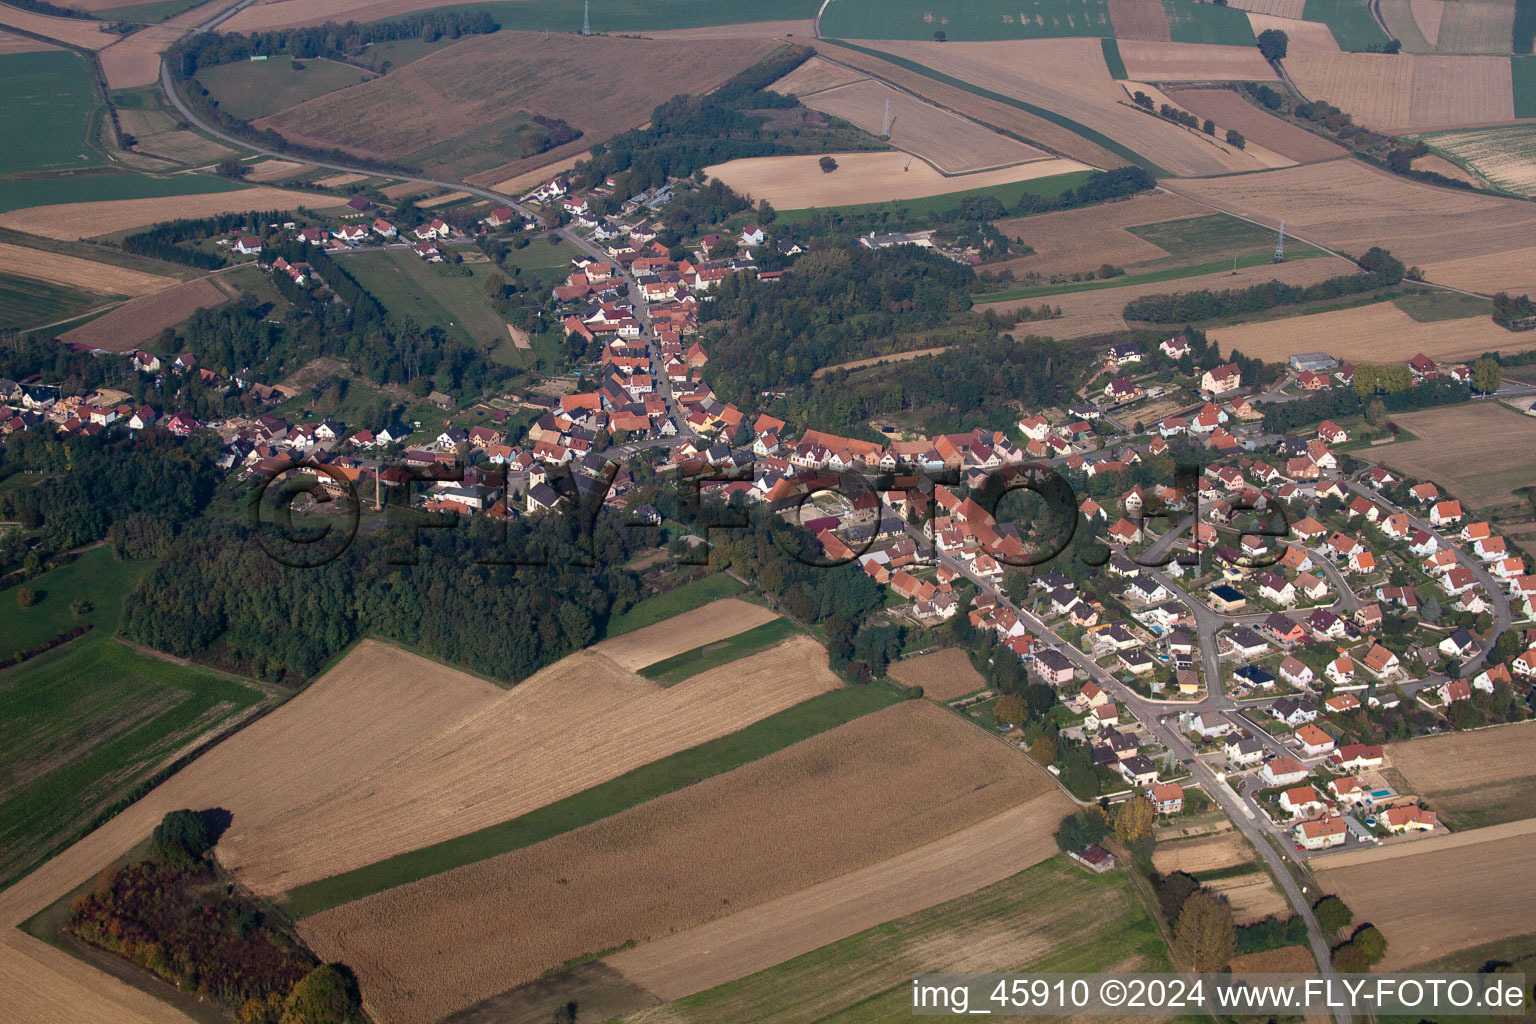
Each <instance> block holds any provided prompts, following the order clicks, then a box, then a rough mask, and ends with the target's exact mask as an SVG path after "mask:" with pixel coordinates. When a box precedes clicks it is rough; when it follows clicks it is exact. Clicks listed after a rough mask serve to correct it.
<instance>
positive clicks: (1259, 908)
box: [1205, 868, 1291, 925]
mask: <svg viewBox="0 0 1536 1024" xmlns="http://www.w3.org/2000/svg"><path fill="white" fill-rule="evenodd" d="M1205 884H1206V885H1207V887H1209V888H1211V889H1213V890H1215V891H1216V892H1217V893H1218V894H1220V895H1222V896H1225V897H1226V898H1227V902H1229V903H1231V904H1232V916H1233V918H1235V919H1236V921H1237V923H1238V924H1240V925H1243V924H1252V923H1253V922H1255V921H1262V920H1263V919H1264V918H1266V917H1269V916H1270V915H1272V914H1273V915H1274V916H1276V917H1286V916H1288V915H1289V913H1290V909H1291V905H1290V903H1289V902H1287V901H1286V898H1285V894H1284V893H1282V892H1281V891H1280V888H1279V886H1277V885H1275V880H1274V879H1273V878H1270V877H1269V874H1268V872H1266V871H1264V869H1263V868H1260V869H1259V870H1258V871H1256V872H1254V873H1253V874H1251V875H1238V876H1237V877H1235V878H1218V879H1215V880H1213V881H1210V882H1207V883H1205Z"/></svg>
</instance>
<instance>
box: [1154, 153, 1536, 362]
mask: <svg viewBox="0 0 1536 1024" xmlns="http://www.w3.org/2000/svg"><path fill="white" fill-rule="evenodd" d="M1164 187H1165V188H1169V189H1170V190H1172V191H1174V192H1176V193H1177V194H1179V195H1187V196H1189V197H1190V198H1192V199H1198V200H1204V201H1205V202H1208V203H1211V204H1213V205H1215V206H1217V207H1218V208H1220V209H1223V210H1228V211H1230V212H1232V213H1235V214H1239V215H1241V216H1246V217H1251V218H1253V219H1255V220H1258V221H1260V222H1262V223H1265V224H1279V223H1280V221H1282V220H1284V221H1285V222H1286V229H1287V230H1288V231H1292V232H1295V233H1296V234H1297V235H1300V236H1301V237H1303V238H1313V239H1316V240H1317V242H1318V243H1319V244H1322V245H1328V246H1332V247H1336V248H1339V249H1342V250H1344V251H1346V252H1353V253H1362V252H1364V251H1365V250H1366V249H1368V248H1370V247H1371V246H1373V245H1380V246H1383V247H1385V248H1387V249H1390V250H1391V251H1392V254H1393V255H1395V256H1396V257H1397V258H1398V259H1400V260H1402V261H1403V262H1404V263H1405V264H1407V265H1409V266H1413V265H1415V264H1416V265H1418V266H1420V267H1423V268H1424V272H1425V277H1426V278H1427V279H1428V280H1430V281H1433V282H1435V283H1438V284H1449V285H1453V286H1455V287H1459V288H1466V289H1468V290H1472V291H1477V292H1482V293H1485V294H1491V293H1493V292H1496V291H1510V292H1515V293H1517V294H1518V293H1520V292H1527V291H1531V292H1536V260H1532V259H1530V258H1528V257H1526V256H1522V254H1521V253H1520V252H1519V250H1523V249H1524V250H1528V249H1530V247H1531V237H1532V232H1533V231H1536V208H1533V206H1532V204H1530V203H1526V202H1521V201H1519V200H1514V199H1497V198H1493V197H1491V196H1483V195H1477V194H1475V193H1470V192H1465V193H1464V192H1454V191H1449V190H1446V189H1441V188H1435V187H1433V186H1430V185H1421V184H1419V183H1417V182H1413V181H1408V180H1406V179H1404V178H1400V177H1397V176H1395V175H1392V174H1389V173H1387V172H1385V171H1378V170H1376V169H1374V168H1371V167H1369V166H1367V165H1366V164H1364V163H1363V162H1361V161H1358V160H1348V161H1338V162H1334V163H1326V164H1311V165H1306V166H1302V167H1288V168H1283V169H1280V170H1274V171H1266V172H1264V173H1263V174H1261V175H1254V176H1246V177H1243V178H1212V179H1205V180H1201V181H1181V182H1177V183H1165V185H1164ZM1512 337H1513V336H1509V335H1506V338H1512ZM1495 347H1499V346H1495ZM1502 347H1504V348H1506V349H1510V350H1513V349H1515V348H1518V347H1519V344H1518V342H1516V343H1514V344H1511V343H1510V341H1508V340H1506V341H1505V342H1504V344H1503V346H1502ZM1292 351H1306V349H1305V348H1296V349H1292ZM1410 354H1411V353H1410Z"/></svg>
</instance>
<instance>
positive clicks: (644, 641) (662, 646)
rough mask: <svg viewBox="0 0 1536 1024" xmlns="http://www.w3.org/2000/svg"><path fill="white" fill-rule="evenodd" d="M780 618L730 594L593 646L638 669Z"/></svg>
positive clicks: (621, 664)
mask: <svg viewBox="0 0 1536 1024" xmlns="http://www.w3.org/2000/svg"><path fill="white" fill-rule="evenodd" d="M776 618H778V615H777V614H776V613H775V612H773V611H772V610H771V609H768V608H764V607H763V606H762V605H760V604H753V603H752V602H751V601H742V600H739V599H737V598H734V597H727V598H723V599H721V600H719V601H711V602H710V603H709V604H707V605H705V606H704V607H702V608H695V609H694V610H693V611H691V612H683V613H682V614H681V615H674V616H672V617H671V618H670V619H664V620H663V621H661V622H658V623H656V624H655V625H654V626H645V627H642V628H641V629H637V630H634V631H633V632H630V633H625V634H624V635H623V636H616V637H614V638H613V639H612V640H604V641H603V642H602V643H600V644H597V645H595V646H594V647H593V648H592V650H593V651H595V652H597V653H598V654H601V655H604V656H606V657H607V658H608V659H609V660H611V661H612V662H613V663H614V664H615V665H617V666H619V667H620V668H622V669H625V670H627V671H630V672H638V671H640V670H641V669H642V668H645V666H647V665H653V664H655V663H656V662H658V661H661V660H662V659H664V658H670V657H672V656H673V655H676V654H682V653H683V652H684V651H691V650H693V649H694V648H695V647H703V646H704V645H706V644H712V643H715V642H716V641H717V640H724V639H725V638H726V637H732V636H735V635H736V634H737V633H741V632H744V631H746V630H749V629H751V628H752V627H753V626H761V625H762V624H763V623H765V622H771V621H773V620H774V619H776Z"/></svg>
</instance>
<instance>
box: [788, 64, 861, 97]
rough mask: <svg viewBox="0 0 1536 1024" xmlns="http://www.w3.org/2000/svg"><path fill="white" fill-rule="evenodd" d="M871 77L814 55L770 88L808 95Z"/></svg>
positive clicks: (802, 95) (795, 94)
mask: <svg viewBox="0 0 1536 1024" xmlns="http://www.w3.org/2000/svg"><path fill="white" fill-rule="evenodd" d="M868 78H869V76H868V75H866V74H864V72H862V71H855V70H853V69H852V68H845V67H843V66H842V65H841V64H833V63H832V62H831V61H829V60H827V59H826V58H825V57H812V58H811V59H810V60H808V61H806V62H805V63H804V64H801V65H800V66H799V67H797V68H795V70H793V71H791V72H790V73H789V74H787V75H785V76H784V77H783V78H781V79H779V80H778V81H777V82H774V83H773V84H772V85H770V86H769V87H768V88H770V89H772V90H773V91H774V92H777V93H783V94H784V95H785V96H801V97H804V96H808V95H810V94H811V93H815V92H821V91H822V90H823V89H835V88H837V87H838V86H840V85H850V84H852V83H854V82H862V81H865V80H867V79H868Z"/></svg>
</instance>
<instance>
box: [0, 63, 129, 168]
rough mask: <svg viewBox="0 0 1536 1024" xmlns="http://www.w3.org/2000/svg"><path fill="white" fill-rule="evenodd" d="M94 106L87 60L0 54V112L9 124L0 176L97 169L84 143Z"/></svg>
mask: <svg viewBox="0 0 1536 1024" xmlns="http://www.w3.org/2000/svg"><path fill="white" fill-rule="evenodd" d="M97 106H98V103H97V97H96V87H95V86H94V85H93V84H92V83H91V72H90V68H89V66H88V65H87V64H86V62H85V58H83V57H81V56H80V55H79V54H77V53H73V52H71V51H69V50H43V51H39V52H37V53H7V54H4V55H0V107H4V108H5V110H6V115H5V123H6V124H7V125H9V126H10V127H9V130H8V131H7V132H6V135H7V137H8V139H9V141H8V142H7V143H6V145H5V153H4V155H0V174H17V173H20V172H22V171H56V170H62V169H65V168H70V167H97V166H100V165H101V164H103V163H105V162H106V161H105V160H104V159H103V158H102V156H101V154H100V153H98V152H96V151H95V150H94V149H92V148H91V147H90V145H89V144H88V143H87V142H86V139H87V138H89V137H90V134H91V118H92V117H93V116H94V113H95V111H96V108H97Z"/></svg>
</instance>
